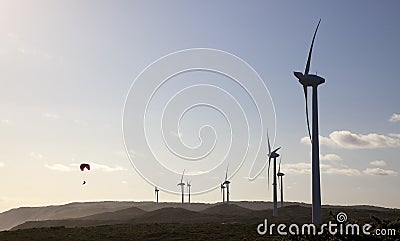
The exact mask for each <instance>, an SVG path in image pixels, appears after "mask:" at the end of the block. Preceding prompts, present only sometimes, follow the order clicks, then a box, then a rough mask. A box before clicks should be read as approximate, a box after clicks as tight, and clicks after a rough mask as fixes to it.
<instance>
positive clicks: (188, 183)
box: [186, 180, 192, 204]
mask: <svg viewBox="0 0 400 241" xmlns="http://www.w3.org/2000/svg"><path fill="white" fill-rule="evenodd" d="M186 183H187V185H186V186H187V188H188V192H189V204H190V187H191V186H192V184H190V183H191V181H188V180H186Z"/></svg>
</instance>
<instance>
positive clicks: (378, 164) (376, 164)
mask: <svg viewBox="0 0 400 241" xmlns="http://www.w3.org/2000/svg"><path fill="white" fill-rule="evenodd" d="M369 164H371V165H373V166H377V167H384V166H386V162H385V161H382V160H377V161H373V162H370V163H369Z"/></svg>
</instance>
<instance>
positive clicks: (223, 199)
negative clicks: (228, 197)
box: [221, 183, 225, 203]
mask: <svg viewBox="0 0 400 241" xmlns="http://www.w3.org/2000/svg"><path fill="white" fill-rule="evenodd" d="M221 193H222V203H225V186H224V184H223V183H221Z"/></svg>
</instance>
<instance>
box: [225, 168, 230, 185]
mask: <svg viewBox="0 0 400 241" xmlns="http://www.w3.org/2000/svg"><path fill="white" fill-rule="evenodd" d="M228 167H229V164H228V166H227V167H226V173H225V181H227V180H228Z"/></svg>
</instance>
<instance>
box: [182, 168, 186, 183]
mask: <svg viewBox="0 0 400 241" xmlns="http://www.w3.org/2000/svg"><path fill="white" fill-rule="evenodd" d="M183 175H185V170H183V172H182V177H181V183H182V182H183Z"/></svg>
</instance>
